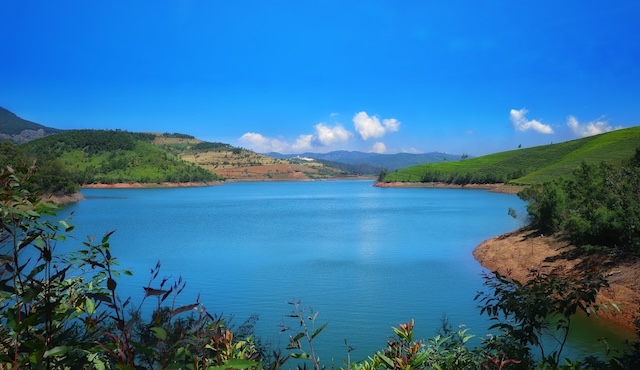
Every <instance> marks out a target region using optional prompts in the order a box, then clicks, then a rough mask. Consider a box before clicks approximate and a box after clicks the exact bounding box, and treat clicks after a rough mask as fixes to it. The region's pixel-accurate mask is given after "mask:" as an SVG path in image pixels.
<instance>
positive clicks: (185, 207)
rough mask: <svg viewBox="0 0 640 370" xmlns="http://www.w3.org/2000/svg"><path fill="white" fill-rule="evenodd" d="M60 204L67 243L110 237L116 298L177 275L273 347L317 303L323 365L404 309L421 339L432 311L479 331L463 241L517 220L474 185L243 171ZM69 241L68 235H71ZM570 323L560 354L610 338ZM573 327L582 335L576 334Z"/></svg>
mask: <svg viewBox="0 0 640 370" xmlns="http://www.w3.org/2000/svg"><path fill="white" fill-rule="evenodd" d="M82 193H83V194H84V196H85V197H86V200H83V201H81V202H78V203H76V204H73V205H71V206H69V207H67V208H65V209H64V210H63V211H62V212H60V213H59V216H65V215H67V214H70V213H71V212H73V223H74V224H75V225H76V230H74V232H73V235H74V236H75V237H76V238H77V239H78V240H77V241H76V242H73V241H72V242H70V243H67V245H65V247H64V248H73V245H74V243H80V242H81V241H84V240H86V236H96V237H101V236H102V235H103V234H104V233H105V232H107V231H111V230H116V232H115V233H114V234H113V236H112V237H111V247H112V253H113V255H114V256H116V257H117V258H118V259H119V260H120V264H121V265H122V267H124V268H131V269H133V271H134V273H135V275H134V276H133V277H124V278H121V279H120V280H119V286H118V289H119V291H120V295H121V296H123V297H125V298H126V297H127V296H132V300H133V301H134V302H139V301H140V299H141V298H142V296H143V290H142V287H143V286H146V284H147V282H148V280H149V275H148V274H149V271H150V269H151V268H152V267H154V266H155V264H156V262H157V261H158V260H160V261H161V264H162V269H161V272H160V276H171V277H178V276H182V277H183V278H184V279H185V280H186V281H187V288H186V289H185V291H184V292H183V293H182V295H181V300H182V302H181V303H182V304H187V303H191V302H192V301H194V300H195V297H196V296H197V295H198V294H200V295H201V301H202V302H203V303H204V304H205V305H206V307H207V309H208V310H209V311H210V312H213V313H224V314H233V315H234V316H235V322H236V323H238V324H239V323H240V322H241V321H243V320H244V319H245V318H247V317H248V316H249V315H251V314H253V313H256V314H258V315H259V317H260V320H259V321H258V324H257V327H256V331H257V334H258V335H259V336H260V337H262V338H263V339H264V340H267V341H270V342H271V343H272V344H273V345H274V346H278V345H280V346H284V345H286V343H287V334H280V333H279V332H280V328H279V326H278V324H280V323H282V322H285V323H287V324H294V323H293V322H290V321H286V320H287V319H286V318H285V315H286V314H288V313H289V312H290V310H291V307H290V306H289V305H288V304H287V301H291V300H298V299H300V300H302V303H303V305H304V306H310V307H313V309H314V310H315V311H317V312H319V314H318V317H317V323H318V325H320V324H323V323H328V326H327V328H326V329H325V330H324V331H323V333H322V334H321V335H320V336H318V337H317V341H316V346H317V347H316V350H317V351H318V353H319V355H320V357H321V359H322V360H323V361H325V363H326V364H329V363H330V362H329V361H330V359H331V358H334V359H336V363H337V364H340V363H341V361H342V360H343V359H345V358H346V351H345V346H344V339H348V341H349V345H351V346H352V347H355V348H356V350H355V351H354V352H353V353H352V358H353V359H362V358H365V357H366V356H368V355H371V354H373V353H374V352H375V351H376V350H379V349H382V348H383V347H384V346H385V344H386V340H387V339H388V338H389V337H390V336H391V334H392V331H391V326H397V325H398V324H399V323H402V322H407V321H409V320H411V319H415V322H416V337H418V338H420V337H423V338H428V337H432V336H433V335H434V330H435V329H436V328H437V327H438V326H439V325H440V319H441V317H442V316H443V314H446V316H447V318H448V320H449V322H450V323H451V324H452V325H453V326H454V328H457V326H458V325H464V326H465V327H468V328H470V332H471V333H473V334H475V335H477V336H479V337H481V336H484V335H485V334H486V333H487V328H488V327H489V326H490V323H489V321H488V320H487V318H486V317H481V316H480V315H479V310H478V308H477V303H476V302H475V301H474V300H473V298H474V296H475V295H476V293H477V291H479V290H483V286H482V282H483V280H482V277H481V273H482V272H483V268H482V267H481V266H480V264H479V263H478V262H477V261H476V260H475V259H474V258H473V256H472V254H471V252H472V251H473V249H474V248H475V247H476V246H477V245H478V244H480V243H481V242H482V241H483V240H485V239H488V238H490V237H493V236H496V235H498V234H501V233H505V232H508V231H511V230H514V229H516V228H518V227H520V226H521V221H518V220H516V219H514V218H512V217H510V216H509V215H508V214H507V211H508V209H509V207H512V208H515V209H517V210H519V211H521V212H523V211H524V204H523V202H522V201H521V200H520V199H518V197H516V196H515V195H509V194H496V193H490V192H487V191H482V190H461V189H406V188H376V187H373V186H372V182H371V181H317V182H256V183H228V184H224V185H222V186H213V187H203V188H178V189H84V190H82ZM76 245H77V244H76ZM592 321H593V320H589V323H584V322H582V323H580V326H582V329H584V328H588V330H582V332H581V333H580V334H578V335H577V336H576V337H575V338H573V339H572V340H571V343H570V345H571V347H572V349H571V351H573V352H574V353H577V352H580V353H593V352H594V351H597V350H598V348H600V346H599V345H598V344H594V340H595V339H596V338H597V337H601V336H608V337H609V338H617V339H614V340H619V337H616V333H615V331H612V330H610V329H608V328H607V327H606V326H603V325H601V323H597V322H596V323H592ZM585 332H587V333H589V334H588V335H587V334H585Z"/></svg>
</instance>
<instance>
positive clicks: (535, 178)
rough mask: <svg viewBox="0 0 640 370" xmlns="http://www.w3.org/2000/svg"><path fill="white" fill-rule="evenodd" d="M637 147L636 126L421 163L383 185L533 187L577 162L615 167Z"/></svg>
mask: <svg viewBox="0 0 640 370" xmlns="http://www.w3.org/2000/svg"><path fill="white" fill-rule="evenodd" d="M638 146H640V127H631V128H627V129H622V130H617V131H612V132H608V133H605V134H600V135H595V136H591V137H586V138H582V139H577V140H572V141H567V142H564V143H558V144H550V145H543V146H538V147H533V148H525V149H517V150H510V151H506V152H500V153H495V154H489V155H485V156H482V157H476V158H473V159H467V160H463V161H455V162H440V163H425V164H421V165H417V166H412V167H408V168H404V169H401V170H398V171H395V172H393V173H390V174H388V175H386V176H385V177H384V179H383V181H384V182H445V183H455V184H467V183H500V182H509V183H512V184H522V185H528V184H535V183H542V182H544V181H548V180H551V179H554V178H557V177H560V176H566V175H570V174H571V172H572V171H573V170H574V169H575V168H576V167H577V166H579V165H580V163H581V162H583V161H585V162H587V163H597V162H601V161H608V162H610V163H612V164H619V163H621V162H622V161H623V160H625V159H628V158H630V157H632V156H633V154H634V152H635V148H636V147H638Z"/></svg>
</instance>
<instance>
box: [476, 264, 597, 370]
mask: <svg viewBox="0 0 640 370" xmlns="http://www.w3.org/2000/svg"><path fill="white" fill-rule="evenodd" d="M485 285H486V286H488V287H489V288H490V293H484V292H482V293H479V294H478V295H477V296H476V299H479V300H480V302H481V303H482V307H481V310H480V313H481V314H487V315H488V316H490V317H491V318H492V320H495V321H496V324H494V325H492V326H491V327H490V328H489V329H498V330H499V331H500V332H502V333H503V334H504V335H506V336H507V338H508V341H507V342H502V344H506V345H507V346H508V347H507V348H501V349H500V348H493V347H499V346H496V344H497V342H495V340H493V342H491V341H489V344H491V348H492V350H496V349H500V350H501V351H502V352H503V353H505V354H506V355H507V357H510V358H518V359H521V360H522V363H521V364H520V365H519V367H520V368H523V369H527V368H530V367H531V365H532V359H531V354H530V348H531V347H532V346H533V347H537V348H538V349H539V350H540V354H541V356H542V359H543V361H547V362H549V363H552V364H558V363H559V362H560V359H561V358H562V357H561V356H562V350H563V348H564V345H565V343H566V341H567V337H568V335H569V329H570V327H571V319H572V317H573V316H574V315H575V314H576V312H579V311H580V312H583V313H585V314H587V315H591V314H595V313H596V311H597V310H598V309H599V308H600V306H597V305H596V304H595V300H596V295H597V294H598V291H600V289H602V288H604V287H607V286H609V285H608V283H607V281H606V280H605V279H604V278H603V277H602V276H600V275H591V274H581V273H578V272H576V271H565V270H564V269H562V270H554V271H551V272H541V271H537V270H535V271H532V272H531V275H530V276H529V278H528V280H527V281H526V282H525V283H521V282H519V281H517V280H513V279H509V278H507V277H504V276H502V275H501V274H499V273H498V272H494V273H492V274H490V275H486V276H485ZM544 334H548V335H550V336H552V337H553V338H554V341H555V342H556V343H557V344H559V347H558V349H557V350H556V351H554V352H553V353H548V351H546V348H545V345H544V343H543V340H542V338H543V335H544ZM556 343H554V345H555V344H556Z"/></svg>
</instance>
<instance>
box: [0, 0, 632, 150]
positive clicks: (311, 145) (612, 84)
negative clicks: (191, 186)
mask: <svg viewBox="0 0 640 370" xmlns="http://www.w3.org/2000/svg"><path fill="white" fill-rule="evenodd" d="M0 19H1V21H0V47H1V49H0V50H2V55H1V57H0V106H3V107H5V108H7V109H9V110H11V111H13V112H14V113H16V114H18V115H19V116H21V117H23V118H26V119H29V120H32V121H35V122H38V123H41V124H44V125H46V126H52V127H56V128H62V129H73V128H96V129H116V128H118V129H124V130H129V131H155V132H182V133H187V134H191V135H194V136H196V137H197V138H200V139H203V140H208V141H221V142H226V143H230V144H232V145H237V146H242V147H245V148H250V149H254V150H256V151H259V152H266V151H271V150H275V151H280V152H304V151H312V152H327V151H330V150H337V149H346V150H362V151H377V152H387V153H396V152H431V151H441V152H448V153H459V154H461V153H468V154H472V155H482V154H487V153H492V152H496V151H502V150H509V149H515V148H516V147H517V146H518V145H522V146H524V147H528V146H534V145H543V144H548V143H551V142H561V141H566V140H571V139H574V138H578V137H582V136H585V135H589V134H594V133H598V132H604V131H608V130H612V129H616V128H620V127H630V126H636V125H638V124H640V109H639V107H640V38H639V37H638V35H640V22H639V21H638V20H639V19H640V2H636V1H611V2H605V1H588V0H587V1H572V0H570V1H546V0H538V1H506V0H505V1H455V0H454V1H447V2H444V1H442V2H441V1H437V2H436V1H355V0H354V1H345V0H339V1H332V0H326V1H313V0H310V1H277V0H275V1H241V0H237V1H214V0H208V1H205V0H201V1H189V0H175V1H161V0H153V1H151V0H148V1H145V0H136V1H131V0H127V1H120V0H115V1H84V0H82V1H79V0H78V1H64V0H62V1H18V0H5V1H2V2H1V3H0Z"/></svg>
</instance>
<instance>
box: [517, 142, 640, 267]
mask: <svg viewBox="0 0 640 370" xmlns="http://www.w3.org/2000/svg"><path fill="white" fill-rule="evenodd" d="M636 153H637V152H636ZM636 156H637V154H636ZM636 163H637V161H636V157H634V158H632V159H630V160H629V161H628V162H627V163H626V164H625V165H623V166H621V167H613V166H611V165H610V164H608V163H606V162H603V163H601V164H599V165H592V164H587V163H583V164H582V165H581V166H580V168H578V169H576V170H575V171H574V174H573V177H572V178H571V179H568V180H557V181H554V182H549V183H545V184H543V185H540V186H536V187H530V188H527V189H525V190H524V191H522V192H521V193H520V194H519V196H520V197H521V198H522V199H523V200H525V201H527V202H528V203H529V204H528V206H527V210H528V212H529V216H530V220H531V224H532V226H533V227H536V228H538V229H540V230H541V231H542V232H546V233H554V232H563V233H565V234H566V236H567V237H568V238H569V240H570V241H571V242H573V243H574V244H576V245H591V246H604V247H608V248H609V249H610V250H611V251H614V252H622V253H631V254H640V166H638V165H636ZM592 249H593V248H592Z"/></svg>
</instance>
